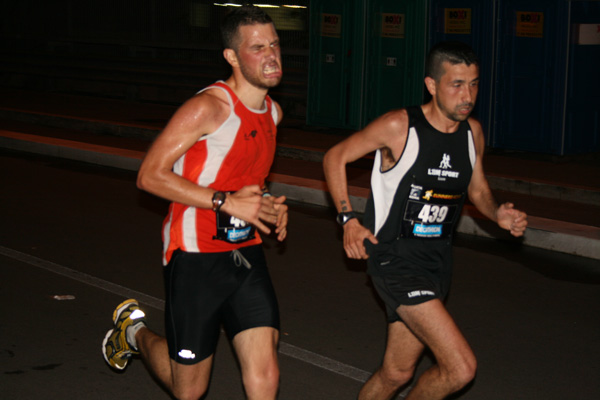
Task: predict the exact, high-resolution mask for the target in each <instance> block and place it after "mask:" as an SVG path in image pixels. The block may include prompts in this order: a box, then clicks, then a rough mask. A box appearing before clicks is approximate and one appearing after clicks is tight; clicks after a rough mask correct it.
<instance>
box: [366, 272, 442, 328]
mask: <svg viewBox="0 0 600 400" xmlns="http://www.w3.org/2000/svg"><path fill="white" fill-rule="evenodd" d="M371 279H372V281H373V285H374V286H375V290H377V293H378V294H379V297H381V299H382V300H383V302H384V304H385V310H386V315H387V321H388V322H389V323H392V322H396V321H402V318H400V316H399V315H398V312H397V310H398V307H400V306H401V305H409V306H410V305H416V304H421V303H425V302H427V301H430V300H433V299H440V300H442V301H443V300H444V299H445V298H446V296H447V295H448V291H449V288H450V274H448V275H446V274H442V275H441V276H439V277H435V278H434V277H432V276H428V275H426V274H415V275H384V276H378V275H377V276H371Z"/></svg>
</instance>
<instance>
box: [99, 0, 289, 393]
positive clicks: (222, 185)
mask: <svg viewBox="0 0 600 400" xmlns="http://www.w3.org/2000/svg"><path fill="white" fill-rule="evenodd" d="M221 30H222V35H223V41H224V45H225V50H224V52H223V55H224V57H225V59H226V60H227V61H228V62H229V64H230V65H231V66H232V70H233V74H232V75H231V77H230V78H229V79H227V80H226V81H224V82H221V81H220V82H217V83H215V84H213V85H211V86H209V87H207V88H206V89H204V90H202V91H200V92H199V93H198V94H197V95H196V96H194V97H193V98H191V99H190V100H188V101H187V102H186V103H185V104H183V105H182V106H181V108H180V109H179V110H178V111H177V112H176V113H175V115H174V116H173V117H172V119H171V120H170V121H169V123H168V125H167V126H166V128H165V129H164V131H163V132H162V133H161V134H160V135H159V137H158V138H157V140H156V141H155V143H154V144H153V145H152V147H151V148H150V150H149V152H148V154H147V155H146V157H145V159H144V161H143V163H142V166H141V168H140V172H139V175H138V187H139V188H141V189H143V190H146V191H148V192H150V193H153V194H155V195H157V196H160V197H162V198H165V199H167V200H170V201H171V202H172V203H171V206H170V208H169V214H168V216H167V218H166V219H165V222H164V225H163V243H164V253H163V263H164V265H165V270H164V271H165V274H164V275H165V283H166V284H165V287H166V305H165V321H166V338H164V337H161V336H158V335H156V334H155V333H153V332H152V331H150V330H149V329H148V328H147V327H146V324H145V318H144V313H143V312H142V311H141V310H140V309H139V305H138V303H137V302H136V301H135V300H133V299H130V300H126V301H125V302H123V303H122V304H121V305H119V306H118V307H117V309H116V310H115V312H114V314H113V320H114V323H115V326H114V328H113V329H111V330H110V331H109V332H108V333H107V335H106V337H105V339H104V343H103V346H102V351H103V354H104V358H105V360H106V361H107V362H108V364H109V365H110V366H111V367H113V368H115V369H124V368H125V367H126V365H127V363H128V360H129V359H130V357H131V356H132V355H135V354H140V355H141V357H142V358H143V359H144V361H145V364H146V365H147V366H148V368H149V369H150V370H151V372H152V373H153V375H154V376H156V377H157V378H158V379H159V380H160V381H161V382H162V383H163V384H164V385H165V387H167V388H168V389H169V390H170V391H171V392H172V393H173V395H174V396H175V397H177V398H186V399H191V398H199V397H201V396H202V395H203V394H204V393H205V392H206V389H207V386H208V382H209V378H210V371H211V368H212V360H213V354H214V351H215V347H216V344H217V339H218V336H219V334H220V326H221V324H222V325H223V326H224V328H225V331H226V332H227V334H228V336H229V338H230V339H231V340H232V343H233V347H234V348H235V351H236V353H237V355H238V359H239V361H240V366H241V369H242V377H243V382H244V388H245V390H246V395H247V397H248V398H249V399H273V398H275V396H276V393H277V390H278V384H279V369H278V365H277V351H276V347H277V341H278V339H279V310H278V306H277V300H276V298H275V292H274V290H273V287H272V284H271V280H270V277H269V273H268V270H267V268H266V263H265V259H264V254H263V250H262V246H261V239H260V236H259V234H258V232H257V231H260V232H263V233H265V234H269V233H270V232H271V228H270V227H269V226H272V227H273V228H274V230H275V234H276V235H277V238H278V240H280V241H281V240H284V239H285V237H286V225H287V206H286V205H285V204H284V201H285V198H284V197H283V196H282V197H274V196H270V195H269V194H268V193H267V192H265V186H264V185H265V179H266V177H267V175H268V173H269V169H270V167H271V164H272V162H273V158H274V154H275V135H276V125H277V124H278V123H279V122H280V121H281V117H282V111H281V108H280V106H279V105H278V104H277V103H276V102H274V101H272V100H271V99H270V98H269V96H267V92H268V90H269V88H271V87H274V86H276V85H277V84H278V83H279V82H280V80H281V76H282V70H281V55H280V49H279V38H278V36H277V32H276V31H275V27H274V26H273V23H272V21H271V19H270V18H269V17H268V15H267V14H265V13H264V12H263V11H262V10H260V9H259V8H256V7H252V6H244V7H241V8H237V9H234V11H232V12H231V13H230V14H229V15H228V16H227V17H226V19H225V20H224V22H223V25H222V28H221Z"/></svg>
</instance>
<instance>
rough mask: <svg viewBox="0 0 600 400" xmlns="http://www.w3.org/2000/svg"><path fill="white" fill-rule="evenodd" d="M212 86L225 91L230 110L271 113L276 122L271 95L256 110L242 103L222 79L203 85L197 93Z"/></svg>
mask: <svg viewBox="0 0 600 400" xmlns="http://www.w3.org/2000/svg"><path fill="white" fill-rule="evenodd" d="M214 88H220V89H222V90H224V91H225V93H227V95H228V96H227V97H228V99H229V105H230V106H231V109H232V110H234V109H235V110H236V111H238V112H240V113H246V112H248V113H251V114H268V113H270V114H271V117H272V118H273V121H274V122H275V123H277V120H278V113H277V108H276V107H273V100H272V99H271V97H270V96H269V95H266V96H265V103H264V107H263V109H262V110H256V109H253V108H249V107H247V106H246V105H244V103H242V102H241V101H240V99H239V98H238V97H237V95H236V94H235V92H234V91H233V89H231V88H230V87H229V85H227V84H226V83H225V82H224V81H217V82H215V83H213V84H212V85H210V86H207V87H205V88H204V89H202V90H200V91H199V92H198V93H202V92H204V91H206V90H208V89H214Z"/></svg>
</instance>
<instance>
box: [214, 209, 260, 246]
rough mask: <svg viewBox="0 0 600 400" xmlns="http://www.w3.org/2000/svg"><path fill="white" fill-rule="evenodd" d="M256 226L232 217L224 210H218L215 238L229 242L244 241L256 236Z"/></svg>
mask: <svg viewBox="0 0 600 400" xmlns="http://www.w3.org/2000/svg"><path fill="white" fill-rule="evenodd" d="M255 232H256V228H254V227H253V226H252V225H250V224H249V223H247V222H246V221H244V220H242V219H239V218H236V217H232V216H231V215H228V214H226V213H224V212H221V211H219V212H217V234H216V235H215V236H214V237H213V239H217V240H223V241H225V242H228V243H243V242H246V241H248V240H252V239H254V237H255Z"/></svg>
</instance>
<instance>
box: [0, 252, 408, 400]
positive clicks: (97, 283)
mask: <svg viewBox="0 0 600 400" xmlns="http://www.w3.org/2000/svg"><path fill="white" fill-rule="evenodd" d="M0 254H2V255H4V256H6V257H10V258H12V259H15V260H17V261H21V262H23V263H26V264H29V265H31V266H34V267H38V268H42V269H45V270H47V271H50V272H53V273H56V274H59V275H62V276H65V277H67V278H70V279H73V280H76V281H79V282H82V283H85V284H86V285H89V286H94V287H96V288H99V289H102V290H105V291H107V292H110V293H113V294H116V295H119V296H123V297H126V298H135V299H137V300H138V301H139V302H140V303H143V304H145V305H147V306H150V307H153V308H155V309H157V310H160V311H164V309H165V301H164V300H161V299H158V298H156V297H153V296H149V295H147V294H145V293H142V292H138V291H136V290H132V289H129V288H127V287H124V286H121V285H117V284H115V283H112V282H108V281H105V280H104V279H100V278H96V277H94V276H92V275H88V274H85V273H83V272H79V271H76V270H73V269H71V268H67V267H65V266H62V265H59V264H56V263H53V262H51V261H47V260H43V259H41V258H38V257H35V256H32V255H30V254H25V253H21V252H19V251H16V250H12V249H9V248H6V247H4V246H0ZM279 352H280V353H281V354H283V355H285V356H288V357H292V358H295V359H297V360H300V361H304V362H306V363H308V364H311V365H314V366H316V367H318V368H321V369H324V370H327V371H330V372H333V373H335V374H338V375H341V376H344V377H346V378H350V379H353V380H355V381H358V382H366V381H367V379H369V376H371V373H369V372H367V371H363V370H361V369H358V368H355V367H353V366H351V365H347V364H344V363H341V362H339V361H336V360H333V359H331V358H328V357H325V356H322V355H320V354H317V353H313V352H312V351H309V350H305V349H302V348H300V347H297V346H294V345H292V344H289V343H285V342H280V343H279ZM401 397H404V396H402V395H401Z"/></svg>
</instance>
